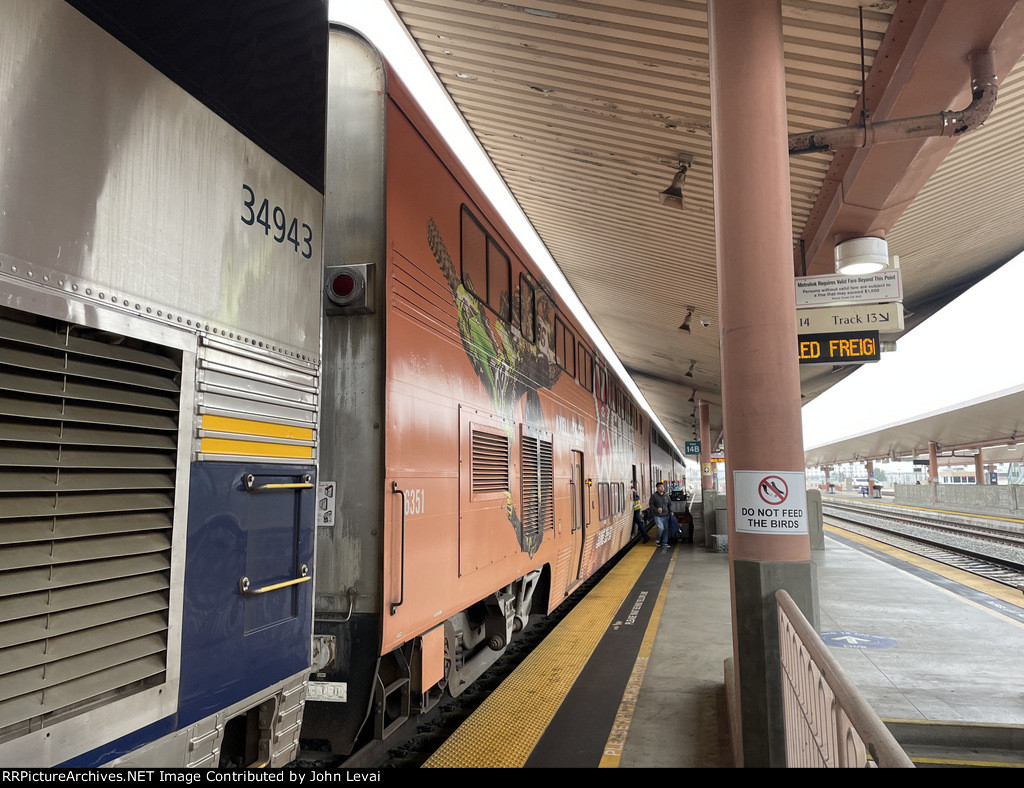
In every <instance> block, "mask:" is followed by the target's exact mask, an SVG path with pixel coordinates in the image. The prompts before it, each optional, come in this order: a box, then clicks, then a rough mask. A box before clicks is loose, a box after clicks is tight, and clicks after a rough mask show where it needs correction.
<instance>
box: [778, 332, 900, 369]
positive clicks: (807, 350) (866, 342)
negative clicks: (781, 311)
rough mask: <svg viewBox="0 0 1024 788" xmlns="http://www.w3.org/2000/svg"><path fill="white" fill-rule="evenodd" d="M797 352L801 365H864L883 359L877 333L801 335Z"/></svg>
mask: <svg viewBox="0 0 1024 788" xmlns="http://www.w3.org/2000/svg"><path fill="white" fill-rule="evenodd" d="M797 350H798V351H799V354H800V363H801V364H863V363H864V362H865V361H878V360H879V359H880V358H881V357H882V355H881V348H880V347H879V344H878V332H877V331H849V332H845V333H841V334H800V335H799V336H798V337H797Z"/></svg>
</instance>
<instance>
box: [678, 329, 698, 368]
mask: <svg viewBox="0 0 1024 788" xmlns="http://www.w3.org/2000/svg"><path fill="white" fill-rule="evenodd" d="M680 328H682V326H680ZM696 365H697V362H696V361H691V362H690V368H689V369H688V370H686V374H685V375H683V377H684V378H692V377H693V368H694V367H695V366H696Z"/></svg>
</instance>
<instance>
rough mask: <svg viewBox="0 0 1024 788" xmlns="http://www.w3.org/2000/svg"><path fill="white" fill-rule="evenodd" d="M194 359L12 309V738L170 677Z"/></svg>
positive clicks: (1, 666) (5, 349) (6, 657)
mask: <svg viewBox="0 0 1024 788" xmlns="http://www.w3.org/2000/svg"><path fill="white" fill-rule="evenodd" d="M180 387H181V357H180V353H178V352H177V351H172V350H170V349H168V348H164V347H162V346H159V345H155V344H151V343H147V342H142V341H139V340H134V339H130V338H126V337H122V336H117V335H113V334H110V333H106V332H102V331H98V330H93V329H88V328H83V327H81V326H76V325H71V324H65V323H62V322H60V321H56V320H48V319H45V318H38V317H35V316H32V315H28V314H25V313H22V312H18V311H15V310H11V309H7V308H2V307H0V724H2V725H3V726H4V727H2V728H0V740H3V739H5V738H11V737H13V736H16V735H19V734H21V733H23V732H24V731H25V730H28V729H30V728H32V729H34V728H38V727H39V726H41V725H46V724H47V723H48V722H50V721H53V720H56V719H61V718H64V717H66V716H70V715H72V714H75V713H77V712H80V711H83V710H85V709H88V708H94V707H96V706H98V705H102V704H105V703H108V702H111V701H114V700H117V699H119V698H121V697H124V696H126V695H129V694H132V693H134V692H137V691H139V690H141V689H144V688H146V687H149V686H153V685H156V684H160V683H162V682H163V681H164V674H165V671H166V669H167V616H168V613H167V606H168V586H169V573H170V562H171V552H170V548H171V526H172V515H173V508H174V482H175V466H176V452H177V435H178V432H177V431H178V408H179V396H180Z"/></svg>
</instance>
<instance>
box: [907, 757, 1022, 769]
mask: <svg viewBox="0 0 1024 788" xmlns="http://www.w3.org/2000/svg"><path fill="white" fill-rule="evenodd" d="M910 760H911V762H912V763H925V764H929V765H932V766H954V767H958V766H959V767H962V766H975V767H978V768H982V769H992V768H997V769H1024V763H1013V762H1008V761H968V760H964V759H962V758H911V759H910Z"/></svg>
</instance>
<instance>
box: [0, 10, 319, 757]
mask: <svg viewBox="0 0 1024 788" xmlns="http://www.w3.org/2000/svg"><path fill="white" fill-rule="evenodd" d="M207 5H208V6H209V7H205V6H204V7H203V13H202V15H201V17H202V18H201V19H195V16H196V9H197V8H199V7H200V6H199V4H195V3H191V4H189V3H185V2H180V1H179V0H172V1H171V2H166V3H161V4H159V6H158V7H157V6H154V5H153V4H147V3H132V2H128V1H127V0H77V1H70V0H69V2H65V0H4V2H3V3H2V4H0V106H2V107H3V108H4V112H3V116H2V118H0V766H5V767H8V766H19V767H31V766H41V767H47V766H83V767H91V766H99V765H147V766H218V765H222V766H223V765H235V766H248V765H269V766H280V765H283V764H284V763H286V762H288V761H289V760H291V759H292V758H293V757H294V754H295V753H296V751H297V747H298V734H299V729H300V726H301V723H302V712H303V706H304V697H305V682H306V679H307V677H308V673H309V665H310V662H311V653H310V651H311V646H310V639H311V626H312V612H311V611H312V585H313V584H312V583H311V582H309V581H310V580H311V577H312V562H313V540H314V532H315V498H316V484H317V480H316V462H317V447H318V425H319V409H320V401H319V387H320V358H319V353H320V347H319V345H320V334H319V330H320V329H319V324H320V310H319V309H318V308H317V307H316V305H317V304H318V303H319V298H320V291H321V264H322V252H321V235H322V229H321V225H322V210H323V193H322V192H323V186H322V173H323V169H322V151H323V111H324V99H323V95H324V92H325V86H324V78H322V77H319V76H317V75H319V74H321V73H323V72H324V71H325V68H324V64H325V62H326V9H325V4H324V3H322V2H320V0H290V1H289V2H280V0H251V1H250V2H238V1H236V0H219V2H218V3H214V4H207ZM183 20H185V21H183ZM188 20H191V21H190V22H189V21H188ZM250 20H251V22H250ZM250 23H251V24H252V25H254V26H255V25H257V24H258V25H260V26H261V27H260V28H259V29H258V30H257V29H248V28H246V29H239V27H238V26H239V25H240V24H250ZM190 25H191V26H190ZM275 36H276V37H275ZM261 42H262V43H265V44H266V46H267V52H269V53H271V54H272V55H274V56H276V57H279V56H280V54H281V53H282V52H287V51H291V52H292V53H293V54H294V61H293V62H290V63H287V64H282V63H281V62H280V61H279V60H274V59H273V57H269V56H268V57H263V56H262V53H261V51H259V50H254V49H253V47H254V46H259V45H262V44H261ZM289 47H290V50H289ZM197 53H198V54H197ZM296 64H297V65H296ZM285 65H287V67H284V66H285ZM254 69H256V70H255V71H254ZM260 69H261V70H260ZM307 75H312V77H310V78H307ZM289 123H290V124H291V125H287V124H289ZM268 151H270V152H268ZM309 151H312V155H311V157H310V158H308V159H304V158H303V157H304V156H308V155H309V153H308V152H309ZM318 157H319V159H318ZM311 304H312V305H313V307H312V308H310V305H311Z"/></svg>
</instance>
